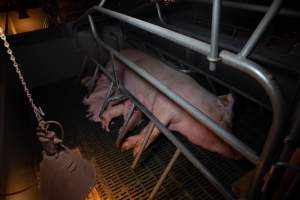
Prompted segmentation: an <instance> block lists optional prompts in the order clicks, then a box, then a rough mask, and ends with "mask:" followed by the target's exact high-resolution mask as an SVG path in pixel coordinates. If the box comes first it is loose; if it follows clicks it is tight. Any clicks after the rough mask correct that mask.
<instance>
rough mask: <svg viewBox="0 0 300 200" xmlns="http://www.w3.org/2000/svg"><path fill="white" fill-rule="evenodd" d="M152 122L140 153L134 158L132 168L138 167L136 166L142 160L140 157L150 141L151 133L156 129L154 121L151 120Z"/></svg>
mask: <svg viewBox="0 0 300 200" xmlns="http://www.w3.org/2000/svg"><path fill="white" fill-rule="evenodd" d="M150 123H151V125H150V126H149V128H148V129H147V134H146V136H145V138H144V141H143V144H142V147H141V149H140V152H138V155H137V156H136V157H135V159H134V161H133V163H132V166H131V168H132V169H135V168H136V166H137V164H138V162H139V160H140V158H141V156H142V153H143V151H144V150H145V148H146V145H147V143H148V140H149V138H150V136H151V134H152V132H153V130H154V128H155V125H154V124H153V123H152V122H150Z"/></svg>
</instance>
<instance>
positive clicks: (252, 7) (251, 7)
mask: <svg viewBox="0 0 300 200" xmlns="http://www.w3.org/2000/svg"><path fill="white" fill-rule="evenodd" d="M187 1H191V2H195V3H206V4H212V3H213V0H187ZM222 7H228V8H236V9H241V10H248V11H254V12H262V13H264V12H267V10H268V9H269V6H264V5H258V4H250V3H241V2H234V1H226V0H222ZM278 14H279V15H282V16H289V17H295V18H300V12H299V11H297V10H291V9H285V8H283V9H281V10H280V11H279V13H278Z"/></svg>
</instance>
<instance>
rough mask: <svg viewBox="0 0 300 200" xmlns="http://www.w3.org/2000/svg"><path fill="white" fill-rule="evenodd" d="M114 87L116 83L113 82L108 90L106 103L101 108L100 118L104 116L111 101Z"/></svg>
mask: <svg viewBox="0 0 300 200" xmlns="http://www.w3.org/2000/svg"><path fill="white" fill-rule="evenodd" d="M114 85H115V83H114V81H112V82H111V84H110V86H109V88H108V91H107V93H106V97H105V99H104V102H103V104H102V106H101V109H100V114H99V117H101V116H102V114H103V113H104V111H105V109H106V107H107V106H108V100H109V98H110V96H111V95H112V91H113V87H114Z"/></svg>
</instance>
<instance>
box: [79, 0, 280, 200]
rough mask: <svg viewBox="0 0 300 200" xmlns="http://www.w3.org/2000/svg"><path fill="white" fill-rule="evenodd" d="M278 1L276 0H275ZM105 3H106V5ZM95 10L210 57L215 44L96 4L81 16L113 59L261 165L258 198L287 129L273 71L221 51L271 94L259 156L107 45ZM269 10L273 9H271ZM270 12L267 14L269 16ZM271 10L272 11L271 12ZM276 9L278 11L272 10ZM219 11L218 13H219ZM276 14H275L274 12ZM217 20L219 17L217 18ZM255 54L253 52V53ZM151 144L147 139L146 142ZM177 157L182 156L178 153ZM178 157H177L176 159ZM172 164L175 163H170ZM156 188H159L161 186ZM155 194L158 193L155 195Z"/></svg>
mask: <svg viewBox="0 0 300 200" xmlns="http://www.w3.org/2000/svg"><path fill="white" fill-rule="evenodd" d="M275 1H276V0H275ZM102 5H103V4H102ZM94 12H100V13H102V14H105V15H107V16H110V17H113V18H115V19H118V20H120V21H122V22H125V23H127V24H130V25H132V26H135V27H137V28H140V29H142V30H145V31H147V32H150V33H152V34H154V35H157V36H159V37H162V38H164V39H167V40H169V41H172V42H174V43H177V44H179V45H181V46H183V47H186V48H188V49H192V50H194V51H196V52H198V53H201V54H203V55H205V56H209V55H210V53H211V45H210V44H208V43H205V42H202V41H199V40H196V39H194V38H191V37H188V36H185V35H182V34H179V33H177V32H174V31H172V30H168V29H166V28H163V27H160V26H157V25H153V24H150V23H148V22H145V21H142V20H139V19H136V18H133V17H130V16H127V15H124V14H121V13H118V12H115V11H112V10H109V9H106V8H103V7H101V6H94V7H93V8H91V9H89V10H88V11H87V12H86V13H85V14H84V15H83V16H82V17H80V19H79V20H82V19H84V18H86V17H88V19H89V24H90V27H91V30H92V34H93V37H94V39H95V40H96V42H97V43H98V44H99V45H100V46H101V47H103V48H104V49H106V50H107V51H109V52H110V54H111V57H112V59H118V60H119V61H121V62H122V63H124V64H125V66H126V67H128V68H130V69H131V70H132V71H133V72H135V73H136V74H137V75H138V76H140V77H142V78H143V79H145V80H146V81H147V82H148V83H150V84H151V85H152V86H153V87H155V88H156V89H158V90H159V91H160V92H162V93H163V94H164V95H166V96H167V97H168V98H169V99H171V100H172V101H174V102H175V103H176V104H177V105H179V106H180V107H181V108H183V109H184V110H185V111H187V112H188V113H190V114H191V115H192V116H193V117H194V118H195V119H197V120H198V121H200V122H202V123H203V124H205V125H206V126H207V127H208V128H210V129H211V130H212V131H213V132H214V133H215V134H216V135H217V136H219V137H220V138H221V139H223V140H224V141H225V142H226V143H228V144H229V145H231V146H232V147H233V148H234V149H235V150H237V151H238V152H240V153H241V154H242V155H243V156H244V157H245V158H246V159H248V160H249V161H251V162H252V163H254V164H256V165H257V168H256V174H255V177H254V180H253V182H252V184H251V187H250V189H249V193H248V197H249V199H255V197H256V195H257V193H258V191H259V189H260V188H261V185H262V179H263V177H264V175H265V174H266V172H267V170H268V169H269V168H270V166H271V164H272V161H273V158H274V157H273V156H274V152H275V150H276V147H278V144H279V143H280V141H281V140H282V138H283V136H284V132H283V131H282V128H283V122H284V119H285V118H286V117H285V110H284V109H283V108H284V107H283V105H284V102H283V98H282V96H281V93H280V91H279V89H278V87H277V84H276V83H275V82H274V80H273V79H272V76H271V74H269V73H268V72H267V71H265V70H264V69H263V68H262V67H261V66H259V65H258V64H257V63H255V62H252V61H250V60H248V59H247V58H246V56H241V55H239V54H234V53H232V52H230V51H227V50H222V51H221V52H220V53H219V57H220V58H221V60H220V62H222V63H223V64H226V65H227V66H228V67H231V68H234V69H237V70H239V71H241V72H243V73H245V74H247V75H248V76H250V77H252V78H253V79H254V80H256V81H257V82H258V83H259V84H260V85H261V86H262V88H263V89H264V90H265V92H266V94H267V95H268V97H269V99H270V102H271V104H272V110H273V120H272V125H271V128H270V131H269V133H268V137H267V139H266V142H265V145H264V148H263V151H262V154H261V155H260V157H259V156H257V155H256V153H255V152H254V151H253V150H252V149H251V148H249V147H248V146H247V145H246V144H244V143H243V142H242V141H240V140H239V139H237V138H236V137H235V136H233V135H232V134H231V133H229V132H228V131H226V130H224V129H223V128H221V127H220V126H219V125H218V124H216V123H215V122H214V121H212V120H211V119H210V118H209V117H207V116H206V115H205V114H203V113H202V112H201V111H200V110H199V109H197V108H196V107H194V106H193V105H191V104H190V103H189V102H187V101H186V100H184V99H183V98H182V97H180V96H178V95H177V94H175V93H174V92H173V91H171V90H170V89H169V88H167V87H166V86H164V85H163V84H162V83H161V82H160V81H158V80H157V79H156V78H154V77H153V76H151V75H150V74H149V73H147V72H146V71H145V70H143V69H142V68H140V67H139V66H137V65H136V64H135V63H133V62H131V61H130V60H128V59H126V58H125V57H124V56H122V55H121V54H120V53H119V52H117V51H116V50H114V49H113V48H111V47H110V46H108V45H107V44H105V42H103V41H102V40H100V39H99V37H98V34H97V32H96V29H95V25H94V21H93V18H92V16H91V14H92V13H94ZM268 12H269V11H268ZM268 12H267V14H266V15H268ZM270 12H271V11H270ZM272 12H274V11H272ZM215 13H217V12H215ZM272 16H273V17H274V15H272ZM213 19H217V18H213ZM268 24H269V23H261V24H260V26H268ZM257 34H258V33H257V31H255V32H254V33H253V35H252V37H254V36H255V37H258V39H259V37H261V34H259V36H257ZM257 41H258V40H255V41H253V40H249V41H248V43H247V44H248V45H254V46H253V47H255V45H256V43H257ZM253 43H255V44H253ZM250 53H251V52H250ZM90 59H92V60H93V61H94V62H95V63H96V64H97V65H98V66H99V67H100V68H101V70H102V71H103V72H104V73H105V74H106V76H107V77H108V78H109V79H110V80H111V81H113V82H114V81H116V80H115V78H113V77H112V76H111V75H110V74H109V73H108V72H107V71H106V69H105V68H104V67H103V66H101V64H100V63H98V62H97V60H96V59H94V58H92V57H91V58H90ZM119 89H120V91H121V92H122V93H123V94H124V95H126V96H127V97H128V98H129V99H130V100H131V101H132V102H133V103H134V105H135V106H137V107H138V108H139V109H140V110H141V111H142V112H143V113H144V114H145V115H146V116H147V117H148V118H149V119H150V120H151V121H152V122H153V123H154V124H155V126H156V127H157V128H159V129H160V130H161V132H162V133H163V134H164V135H165V136H166V137H167V138H168V139H169V140H170V141H171V142H172V143H173V144H174V145H175V146H176V147H177V150H176V152H175V155H177V154H178V151H180V153H181V154H182V155H184V156H185V157H186V158H187V159H188V160H189V161H190V162H191V163H192V164H193V165H194V166H195V167H196V168H197V169H199V170H200V171H201V172H202V174H203V175H204V176H205V177H206V178H207V179H208V180H209V181H210V182H211V183H212V184H213V185H214V186H215V187H216V188H217V189H218V190H219V191H220V192H221V193H222V194H223V195H224V197H226V198H227V199H234V196H233V194H232V192H231V191H229V190H228V189H227V188H226V187H225V186H224V185H222V184H221V183H220V181H219V180H218V179H217V178H216V177H214V176H213V175H212V174H211V173H210V172H209V170H208V169H207V168H205V166H204V165H203V164H202V163H201V162H200V161H199V160H198V159H196V157H195V156H194V155H193V154H192V153H191V152H190V151H189V150H188V149H187V148H186V147H185V146H184V145H183V144H182V143H181V142H180V141H179V140H178V139H177V138H176V137H175V136H174V135H172V133H171V132H170V131H169V130H168V129H167V128H166V127H165V126H163V125H162V124H161V123H160V121H159V120H158V119H157V118H156V117H155V116H154V115H153V114H152V113H151V112H150V111H149V110H148V109H147V108H145V107H144V106H143V105H142V104H141V103H140V102H139V101H138V100H137V99H136V98H135V97H134V96H133V95H132V94H131V93H130V92H128V91H127V90H126V88H125V87H124V86H123V85H122V84H121V83H119ZM148 134H151V131H149V133H148ZM145 143H147V142H145ZM175 155H174V157H176V158H177V157H178V155H177V156H175ZM176 158H174V159H175V160H176ZM171 163H173V164H174V160H173V159H172V160H171ZM170 165H171V166H172V164H170ZM169 169H170V166H169V165H168V166H167V168H166V169H165V172H164V173H163V174H162V177H161V179H163V176H165V174H166V173H167V172H168V170H169ZM161 182H162V181H161V180H160V181H159V182H158V183H157V187H159V184H161ZM157 187H155V188H157ZM151 196H152V197H153V196H154V194H152V195H151Z"/></svg>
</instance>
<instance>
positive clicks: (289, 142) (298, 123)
mask: <svg viewBox="0 0 300 200" xmlns="http://www.w3.org/2000/svg"><path fill="white" fill-rule="evenodd" d="M298 141H300V102H298V105H297V108H296V111H295V112H294V121H293V124H292V126H291V129H290V133H289V134H288V136H287V137H286V138H285V140H284V146H283V150H282V151H281V154H280V156H279V159H278V161H279V162H281V163H288V162H289V160H290V159H291V158H292V156H293V153H294V151H295V149H296V148H297V146H298V145H297V144H296V143H297V142H298ZM284 171H285V169H284V168H280V167H277V168H274V170H273V173H272V174H271V177H270V179H269V180H268V182H267V183H266V186H267V187H266V189H265V191H264V192H265V195H266V196H267V195H270V194H271V193H272V191H273V190H274V187H275V185H276V184H278V181H279V180H280V178H281V177H282V175H283V173H284ZM267 198H268V197H267Z"/></svg>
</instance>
